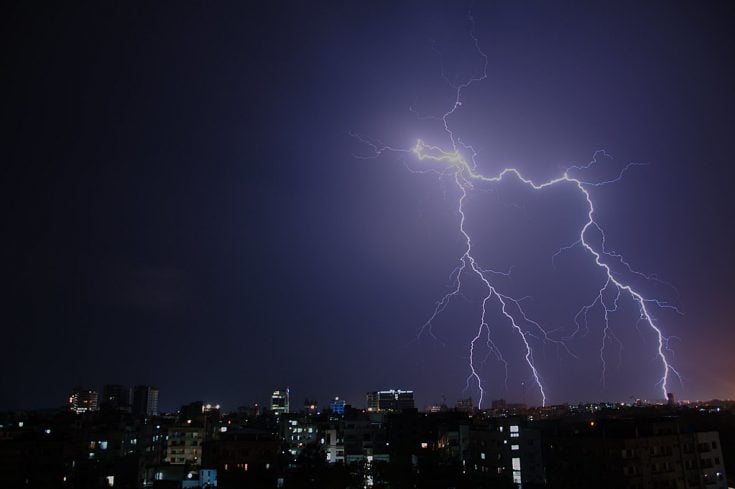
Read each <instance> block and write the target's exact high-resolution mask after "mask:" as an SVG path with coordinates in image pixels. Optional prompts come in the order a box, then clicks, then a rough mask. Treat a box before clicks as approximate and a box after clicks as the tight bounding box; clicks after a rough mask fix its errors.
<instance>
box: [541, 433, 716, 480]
mask: <svg viewBox="0 0 735 489" xmlns="http://www.w3.org/2000/svg"><path fill="white" fill-rule="evenodd" d="M544 462H545V466H546V476H547V484H548V487H549V488H551V489H554V488H563V489H577V488H580V489H581V488H589V487H595V488H600V489H621V488H622V489H643V488H649V487H650V488H659V487H660V488H682V489H684V488H686V489H694V488H697V489H727V482H726V478H725V468H724V461H723V456H722V452H721V450H720V440H719V435H718V433H717V432H696V431H692V430H691V429H690V428H688V427H687V426H683V425H682V424H681V423H680V422H679V421H678V420H677V419H675V418H664V419H601V420H591V421H585V422H581V421H576V422H575V421H571V422H570V421H569V420H560V421H557V422H554V423H552V424H550V425H548V426H546V429H545V432H544Z"/></svg>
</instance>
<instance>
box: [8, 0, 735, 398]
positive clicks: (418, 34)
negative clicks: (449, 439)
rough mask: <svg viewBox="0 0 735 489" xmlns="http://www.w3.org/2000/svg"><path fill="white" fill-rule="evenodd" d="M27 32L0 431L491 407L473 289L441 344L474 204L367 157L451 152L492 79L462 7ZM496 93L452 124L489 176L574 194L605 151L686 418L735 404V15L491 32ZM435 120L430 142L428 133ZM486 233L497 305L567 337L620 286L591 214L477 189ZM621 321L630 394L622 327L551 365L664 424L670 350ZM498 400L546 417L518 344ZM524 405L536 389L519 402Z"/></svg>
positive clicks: (592, 21)
mask: <svg viewBox="0 0 735 489" xmlns="http://www.w3.org/2000/svg"><path fill="white" fill-rule="evenodd" d="M261 3H262V5H261V6H260V7H257V6H255V5H254V4H253V2H232V3H228V2H219V1H209V2H189V3H184V2H171V3H168V4H166V3H164V2H155V3H151V2H139V3H138V2H115V3H112V2H90V3H88V4H86V5H79V4H70V3H58V2H57V3H53V4H52V5H50V6H42V5H41V4H40V3H38V2H10V3H9V4H6V5H5V6H4V7H3V8H2V9H3V11H2V13H0V17H1V18H2V21H0V22H2V24H3V25H2V30H1V32H2V34H1V35H2V48H1V49H2V67H3V70H2V71H3V76H2V81H1V82H0V83H2V97H3V104H2V106H3V108H2V112H1V113H2V116H1V117H2V118H3V127H4V130H3V132H2V139H1V140H2V152H1V153H0V155H1V156H0V158H1V159H2V173H1V175H2V176H1V177H0V185H1V192H0V195H1V196H2V197H1V198H2V207H1V208H2V222H1V223H0V226H1V227H0V229H1V230H2V232H1V235H2V240H1V241H0V250H1V251H2V257H3V260H2V273H1V276H2V284H3V285H2V313H1V315H0V318H2V319H1V321H2V324H3V328H2V342H1V343H2V347H1V349H2V355H0V368H1V371H2V375H1V376H0V409H3V408H32V407H53V406H59V405H62V404H63V403H64V401H65V398H66V396H67V395H68V392H69V390H70V389H71V388H72V387H73V386H74V385H77V384H81V385H91V386H96V387H101V385H102V384H105V383H123V384H131V385H133V384H152V385H156V386H158V387H159V388H160V390H161V407H162V408H163V409H176V408H177V407H178V406H179V405H181V404H182V403H185V402H190V401H194V400H204V401H206V402H218V403H222V404H223V405H224V407H225V408H226V409H227V408H230V409H232V408H235V407H236V406H239V405H244V404H249V403H253V402H265V401H266V400H267V399H268V396H269V394H270V392H271V391H272V390H273V389H274V388H278V387H281V386H286V385H288V386H290V388H291V392H292V404H300V403H301V402H302V400H303V399H304V397H307V396H308V397H310V398H317V399H319V400H320V401H321V402H322V403H324V402H326V401H327V399H328V398H330V397H332V396H335V395H339V396H341V397H343V398H345V399H347V400H348V402H351V403H353V404H355V405H359V406H362V405H363V404H364V402H365V401H364V394H365V392H366V391H368V390H376V389H383V388H409V389H414V390H415V391H416V395H417V400H418V405H419V406H420V407H424V406H426V405H428V404H431V403H435V402H440V401H441V399H442V396H443V395H444V396H446V398H447V402H449V403H453V402H454V400H456V399H458V398H462V397H468V396H473V397H474V398H475V399H477V390H476V388H475V387H473V386H470V388H469V389H468V390H467V391H463V389H464V387H465V378H466V377H467V374H468V373H469V372H468V366H467V359H466V356H467V343H468V341H469V340H470V339H471V337H472V335H473V334H474V332H475V331H476V322H477V318H478V316H477V315H478V313H479V303H480V301H481V299H482V295H481V290H480V289H479V288H478V284H477V283H471V281H469V282H468V287H467V290H466V291H465V298H463V299H457V300H456V301H454V302H452V304H451V306H450V307H449V308H447V310H446V311H445V313H444V315H442V316H441V317H440V318H439V320H438V321H437V322H436V323H435V325H434V331H435V333H436V335H437V336H438V337H439V341H434V340H432V339H431V338H430V337H427V336H426V335H424V336H422V337H420V338H418V339H417V334H418V332H419V329H420V327H421V325H422V324H423V322H424V321H425V320H426V319H427V318H428V316H429V315H430V314H431V311H432V310H433V307H434V302H435V301H436V300H437V299H438V298H439V297H441V296H442V295H443V294H444V293H445V292H447V290H448V286H449V285H450V284H451V281H450V278H449V274H450V273H451V271H452V269H453V268H454V267H455V266H456V264H457V259H458V258H459V256H460V255H461V254H462V251H463V250H462V241H461V237H460V235H459V232H458V221H457V212H456V199H457V191H456V188H454V187H453V186H452V185H451V182H449V181H447V180H446V179H441V178H438V177H437V176H435V175H431V174H415V173H411V172H410V171H409V170H408V169H407V167H406V165H408V166H410V167H411V168H414V169H415V168H417V165H416V162H415V161H409V159H406V161H401V158H400V155H398V154H384V155H383V156H382V157H381V158H377V159H368V160H365V159H359V158H355V155H369V154H370V148H369V147H366V146H365V145H363V144H360V143H359V141H356V140H355V139H354V138H352V137H350V135H349V132H350V131H355V132H359V133H361V134H365V135H368V136H371V137H374V138H378V139H380V140H382V141H384V142H385V143H386V144H390V145H392V146H396V147H410V146H412V145H413V144H414V143H415V142H416V139H417V138H419V137H420V138H423V139H424V140H426V141H428V142H431V143H434V144H437V145H440V146H442V147H445V148H447V149H449V146H448V145H449V141H448V139H447V138H446V135H445V134H444V133H442V131H441V127H440V125H439V124H438V123H437V122H436V121H435V120H431V119H428V120H423V119H419V118H418V117H417V115H416V113H415V112H418V113H420V114H422V115H437V114H440V113H442V112H444V111H446V110H447V109H448V107H450V106H451V104H452V102H453V100H452V98H453V96H454V92H453V90H452V89H451V88H450V87H449V86H448V85H447V83H446V82H445V80H444V79H443V78H442V71H441V67H442V65H443V66H444V70H445V74H446V75H447V77H448V78H450V79H451V80H455V81H458V82H461V81H462V80H465V79H466V78H467V77H468V76H472V75H473V74H474V75H476V74H477V73H478V70H479V69H480V68H481V59H480V58H479V56H478V53H477V52H476V50H475V49H474V47H473V45H472V42H471V38H470V37H469V32H470V25H469V23H468V21H467V16H466V13H467V10H466V8H465V6H464V5H463V4H462V2H433V1H432V2H427V1H424V0H421V1H418V0H417V1H413V2H395V1H369V2H368V1H359V2H357V1H354V2H336V1H335V2H293V3H291V2H261ZM474 17H475V19H476V24H477V29H476V33H477V36H478V38H479V40H480V45H481V47H482V49H483V50H484V52H485V53H487V56H488V62H489V63H488V78H487V80H485V81H483V82H482V83H480V84H476V85H473V86H472V87H471V88H470V89H469V90H467V91H466V93H465V100H464V105H463V107H462V109H461V110H459V111H458V112H457V113H456V114H455V115H454V116H453V118H452V123H453V127H454V128H455V130H456V131H457V133H458V134H459V135H460V137H461V138H462V139H463V140H465V141H467V142H468V143H469V144H472V145H473V146H474V147H475V148H476V149H478V151H479V152H480V159H479V164H480V168H481V170H482V171H483V172H485V173H488V174H490V173H494V172H497V171H498V170H500V169H502V168H504V167H506V166H515V167H517V168H519V169H520V170H521V171H523V172H524V174H526V175H527V176H528V177H529V178H533V179H536V180H542V179H548V178H552V177H554V176H558V175H560V174H561V173H562V172H563V170H564V168H566V167H567V166H569V165H572V164H584V163H586V162H588V161H590V159H591V158H592V155H593V153H594V152H595V150H598V149H605V150H606V151H607V152H608V153H610V154H611V155H612V156H613V159H612V160H607V159H606V160H605V161H604V164H603V165H601V166H599V167H597V169H596V170H595V172H597V173H595V174H594V175H590V176H594V177H595V178H601V177H604V176H605V175H611V174H615V172H616V171H618V170H619V169H620V168H621V167H622V166H623V165H625V164H626V163H627V162H631V161H633V162H641V163H648V165H647V166H642V167H635V168H633V169H632V170H631V171H629V172H628V173H626V175H625V178H624V179H623V180H622V181H621V182H619V183H617V184H615V185H611V186H606V187H602V188H599V189H594V190H593V191H592V192H593V197H594V199H595V205H596V207H597V210H598V213H597V215H598V220H599V222H600V224H601V225H602V226H604V228H605V230H606V232H607V245H608V246H609V247H610V248H611V249H614V250H616V251H618V252H620V253H623V254H624V255H625V256H626V257H627V259H628V260H629V262H630V263H631V264H632V265H633V266H634V267H635V268H636V269H638V270H641V271H643V272H646V273H654V274H656V275H657V276H658V277H660V278H661V279H664V280H666V281H669V282H671V283H672V284H674V285H675V286H676V290H677V291H678V293H677V291H674V290H672V289H671V288H669V287H666V286H663V285H661V284H659V283H657V282H651V281H646V280H642V279H641V278H640V277H638V276H633V277H630V276H628V277H630V280H631V281H632V282H633V283H635V285H636V286H638V287H640V288H641V290H642V291H645V293H646V294H649V295H652V296H656V297H661V298H662V299H665V300H669V301H672V302H675V303H676V304H677V305H678V306H679V307H680V308H681V311H682V312H683V314H684V315H683V316H679V315H677V314H675V313H672V312H671V311H656V318H657V321H658V324H660V326H661V327H662V329H663V330H664V331H665V332H666V334H667V335H671V336H673V337H675V338H673V339H672V341H671V346H672V348H673V349H674V350H675V355H674V354H671V357H670V359H671V361H672V363H673V365H675V367H676V368H677V369H678V370H679V371H680V372H681V374H682V375H683V377H684V383H683V385H681V384H679V383H678V382H676V381H672V383H671V389H672V390H673V392H674V393H675V394H676V396H677V398H681V399H709V398H713V397H729V398H734V397H735V377H734V376H733V374H734V373H735V331H734V330H733V327H735V324H734V321H733V313H732V297H733V292H732V290H733V285H732V284H733V272H734V271H735V252H734V251H733V241H734V238H735V236H734V232H733V222H734V218H735V212H734V210H735V206H733V204H732V199H733V192H732V188H733V186H732V181H731V178H735V177H733V173H734V172H733V171H732V166H731V165H732V161H733V157H732V153H733V149H732V148H733V141H734V138H735V115H734V114H735V62H734V60H735V29H733V25H735V2H732V1H723V2H706V3H701V2H699V3H692V2H679V3H677V2H647V4H646V5H642V4H641V2H612V3H611V2H600V3H596V2H577V3H576V4H573V3H567V2H505V3H495V2H492V3H491V2H482V1H480V2H478V3H477V5H476V6H475V8H474ZM410 107H413V108H414V110H415V112H412V111H411V110H409V108H410ZM467 210H468V227H469V228H470V229H471V230H472V232H473V233H474V236H475V237H476V246H477V250H478V252H477V254H478V258H479V259H480V260H481V261H482V263H483V265H485V266H487V267H495V268H498V269H504V270H505V269H508V268H509V267H510V266H511V265H515V268H514V269H513V273H512V275H511V277H510V278H507V279H506V278H503V277H500V278H498V282H497V283H498V286H500V287H502V288H503V290H506V291H507V292H508V293H512V294H514V295H515V296H518V297H521V296H526V295H530V296H531V297H532V298H531V299H529V300H528V301H527V302H526V304H527V307H528V313H529V314H530V315H532V316H533V317H534V319H536V320H538V321H539V322H540V323H543V324H544V326H545V327H547V328H548V329H549V330H556V331H557V333H556V334H557V335H563V334H564V332H565V331H566V332H569V331H571V330H572V329H573V328H574V323H573V317H574V314H575V313H576V312H577V310H578V309H579V308H580V307H581V306H583V305H584V304H586V303H589V302H591V300H592V299H593V298H594V295H595V294H596V290H595V287H597V288H599V287H600V285H601V282H600V281H601V280H602V278H601V276H600V273H599V270H596V269H595V268H594V267H593V266H592V265H591V261H590V257H589V255H585V254H584V253H583V252H582V251H581V249H579V248H577V249H572V250H570V251H568V252H565V253H563V254H561V255H560V256H559V257H557V260H556V263H555V265H556V266H553V265H552V260H551V256H552V255H553V254H554V253H555V251H556V250H558V249H559V248H560V247H561V246H564V245H568V244H570V243H571V242H572V241H574V240H575V239H576V236H577V235H576V233H577V232H578V231H576V230H578V229H579V227H580V226H581V224H583V222H584V210H585V209H584V206H583V203H582V202H581V201H580V199H579V197H578V194H575V193H574V192H573V191H572V190H570V189H569V188H561V187H560V188H556V189H553V190H551V191H548V192H543V193H539V192H536V193H534V192H529V191H528V190H527V189H524V188H523V187H522V186H520V185H518V184H517V182H513V181H512V180H511V181H509V182H507V184H506V183H504V184H502V185H496V186H489V187H487V188H483V189H478V191H477V192H474V193H473V194H472V195H471V196H470V198H469V201H468V203H467ZM636 314H637V313H636V310H635V306H634V304H632V303H631V302H630V301H627V302H626V301H622V306H621V310H620V311H619V314H617V315H616V316H615V319H614V320H613V321H612V323H611V325H612V328H613V329H614V331H615V332H616V336H617V337H618V338H619V339H620V341H621V342H622V343H623V344H624V349H623V350H622V352H621V353H618V350H617V346H616V344H610V345H608V355H609V356H608V357H607V363H608V375H607V378H606V382H605V384H604V386H603V383H602V379H601V363H600V352H599V349H600V334H601V325H602V324H601V322H600V315H599V311H597V315H595V314H594V313H592V314H591V315H590V332H589V334H587V335H586V336H584V337H583V338H579V339H577V340H575V341H572V342H570V348H571V349H572V350H573V352H574V353H575V354H576V356H577V357H578V358H573V357H571V356H570V355H568V354H566V353H565V352H563V351H560V350H559V348H558V347H555V346H553V345H546V346H543V345H541V344H540V343H538V347H537V348H538V349H537V351H536V360H537V364H538V368H539V370H540V373H541V374H542V376H543V377H544V382H545V384H546V388H547V394H548V396H549V401H550V402H564V401H578V400H589V401H596V400H615V401H626V400H629V399H630V398H631V396H632V397H638V398H647V399H656V398H659V397H661V395H660V389H659V388H658V387H657V386H656V382H657V380H658V378H659V376H660V373H661V369H660V363H657V360H656V356H655V352H654V338H653V336H652V335H651V334H650V330H647V329H645V328H644V327H641V326H640V324H639V325H638V327H637V328H636ZM491 319H492V321H494V323H493V324H494V326H493V327H494V328H495V329H494V331H496V333H497V341H498V343H499V344H502V345H503V348H504V354H505V357H506V359H507V360H508V362H509V364H510V371H509V379H508V386H507V388H506V387H505V386H504V385H503V384H504V381H503V376H504V374H503V372H502V366H501V365H500V364H499V362H497V361H495V360H494V359H493V358H489V359H488V361H487V363H486V364H485V368H484V370H483V372H484V373H483V375H484V377H485V381H486V385H485V388H486V390H487V392H488V394H487V396H488V397H487V398H488V399H490V398H500V397H504V398H506V399H509V400H514V401H521V400H524V399H525V400H526V401H527V402H528V403H530V404H537V403H538V402H539V397H538V393H537V391H536V390H535V389H534V387H533V385H531V384H530V383H529V382H530V374H529V371H528V369H527V368H526V367H524V363H523V358H522V351H521V350H520V349H519V348H518V346H519V345H518V344H517V343H518V342H517V337H515V336H513V335H512V334H511V332H510V330H509V328H508V325H507V324H504V323H502V322H501V321H500V319H499V318H491ZM523 382H525V383H526V387H525V388H524V387H522V383H523Z"/></svg>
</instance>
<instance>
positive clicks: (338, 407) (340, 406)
mask: <svg viewBox="0 0 735 489" xmlns="http://www.w3.org/2000/svg"><path fill="white" fill-rule="evenodd" d="M346 405H347V403H346V402H345V400H344V399H340V398H339V397H335V398H334V400H333V401H332V402H331V403H330V404H329V409H330V410H331V411H332V412H333V413H334V414H337V415H340V416H342V415H344V414H345V406H346Z"/></svg>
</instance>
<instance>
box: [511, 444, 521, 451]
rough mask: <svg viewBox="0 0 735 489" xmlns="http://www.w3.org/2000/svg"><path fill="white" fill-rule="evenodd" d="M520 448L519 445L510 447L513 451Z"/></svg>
mask: <svg viewBox="0 0 735 489" xmlns="http://www.w3.org/2000/svg"><path fill="white" fill-rule="evenodd" d="M519 448H520V447H519V446H518V445H511V446H510V449H511V450H518V449H519Z"/></svg>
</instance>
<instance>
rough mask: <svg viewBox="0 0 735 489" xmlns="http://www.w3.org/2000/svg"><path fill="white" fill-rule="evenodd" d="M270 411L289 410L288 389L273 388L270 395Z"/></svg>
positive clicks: (284, 411)
mask: <svg viewBox="0 0 735 489" xmlns="http://www.w3.org/2000/svg"><path fill="white" fill-rule="evenodd" d="M271 411H273V412H274V413H275V414H283V413H288V412H290V411H289V389H288V387H286V389H285V390H280V389H279V390H275V391H273V395H272V396H271Z"/></svg>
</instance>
